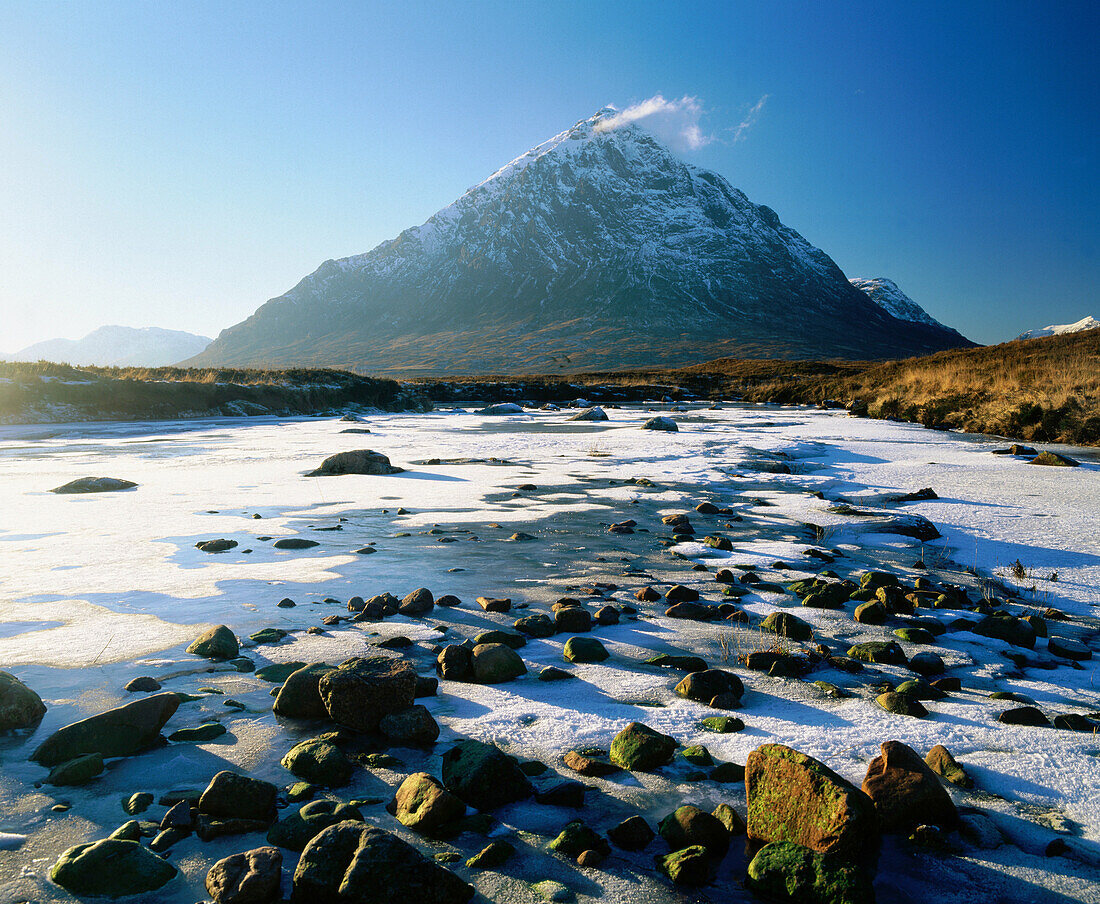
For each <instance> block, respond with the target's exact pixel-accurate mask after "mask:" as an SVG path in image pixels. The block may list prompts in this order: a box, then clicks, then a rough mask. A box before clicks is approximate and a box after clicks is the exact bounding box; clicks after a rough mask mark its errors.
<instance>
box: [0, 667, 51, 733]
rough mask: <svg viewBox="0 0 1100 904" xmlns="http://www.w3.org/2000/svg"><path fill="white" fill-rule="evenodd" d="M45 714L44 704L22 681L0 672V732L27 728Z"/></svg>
mask: <svg viewBox="0 0 1100 904" xmlns="http://www.w3.org/2000/svg"><path fill="white" fill-rule="evenodd" d="M45 714H46V704H45V703H43V702H42V698H41V697H39V696H38V694H36V693H35V692H34V691H33V690H31V689H30V688H29V687H27V685H25V684H24V683H23V682H22V681H20V680H19V679H18V678H16V677H15V676H14V675H12V674H10V673H8V672H0V731H11V730H12V729H13V728H29V727H30V726H31V725H34V724H35V723H37V722H38V720H39V719H41V718H42V717H43V716H44V715H45Z"/></svg>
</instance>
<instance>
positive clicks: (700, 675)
mask: <svg viewBox="0 0 1100 904" xmlns="http://www.w3.org/2000/svg"><path fill="white" fill-rule="evenodd" d="M675 691H676V694H677V696H680V697H684V698H686V699H688V700H695V701H696V702H698V703H710V702H711V700H713V699H714V698H715V697H718V696H719V695H729V696H728V699H729V701H730V702H735V701H738V700H740V699H741V696H742V695H743V694H744V693H745V685H744V684H743V683H742V682H741V679H740V678H738V677H737V676H736V675H735V674H733V672H727V671H725V670H724V669H707V670H706V671H704V672H691V673H689V674H687V675H685V676H684V677H683V679H681V681H680V683H679V684H677V685H676V688H675Z"/></svg>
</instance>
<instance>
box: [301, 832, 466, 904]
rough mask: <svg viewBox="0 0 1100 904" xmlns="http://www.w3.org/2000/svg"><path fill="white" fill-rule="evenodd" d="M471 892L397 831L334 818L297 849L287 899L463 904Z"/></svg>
mask: <svg viewBox="0 0 1100 904" xmlns="http://www.w3.org/2000/svg"><path fill="white" fill-rule="evenodd" d="M473 895H474V889H473V886H471V885H468V884H467V883H466V882H464V881H463V880H462V879H460V878H459V877H458V876H456V875H455V874H454V873H452V872H450V871H449V870H447V869H445V868H444V867H442V866H440V865H439V864H437V863H435V862H433V861H431V860H429V859H427V858H426V857H425V856H424V855H423V854H421V853H420V852H419V851H418V850H417V849H416V848H414V847H413V846H412V845H411V844H409V843H408V842H406V841H403V840H401V839H400V838H398V837H397V836H396V835H392V834H390V833H389V832H385V831H383V830H382V829H376V828H373V827H368V826H364V825H363V824H362V823H358V822H339V823H337V824H336V825H333V826H329V827H328V828H327V829H325V830H323V831H322V832H321V833H320V834H319V835H318V836H317V837H316V838H314V839H313V840H312V841H310V843H309V844H308V845H306V848H305V850H304V851H302V856H301V859H300V860H299V861H298V866H297V868H296V869H295V870H294V891H293V894H292V895H291V901H292V902H293V904H323V902H330V901H331V902H335V901H341V902H343V901H347V902H355V904H393V902H395V901H401V902H410V904H411V902H414V901H415V902H425V904H465V902H466V901H468V900H470V898H472V897H473Z"/></svg>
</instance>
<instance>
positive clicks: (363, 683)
mask: <svg viewBox="0 0 1100 904" xmlns="http://www.w3.org/2000/svg"><path fill="white" fill-rule="evenodd" d="M318 687H319V689H320V692H321V699H322V700H323V701H324V703H325V709H326V710H328V714H329V715H330V716H331V717H332V719H333V720H334V721H336V722H339V723H340V724H341V725H345V726H347V727H348V728H353V729H355V730H356V731H375V730H377V728H378V723H379V722H380V721H381V719H382V717H383V716H385V715H388V714H390V713H395V712H399V711H401V710H403V709H407V708H408V707H410V706H412V705H413V700H414V698H415V696H416V671H415V670H414V669H413V667H412V666H411V665H409V664H408V663H405V662H402V661H401V660H399V659H389V658H386V657H383V656H370V657H367V658H364V659H349V660H347V661H346V662H343V663H341V664H340V666H339V667H338V668H335V669H333V670H332V671H331V672H327V673H326V674H325V675H323V676H322V677H321V680H320V682H319V683H318Z"/></svg>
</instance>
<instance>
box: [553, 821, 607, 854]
mask: <svg viewBox="0 0 1100 904" xmlns="http://www.w3.org/2000/svg"><path fill="white" fill-rule="evenodd" d="M547 847H548V848H549V849H550V850H552V851H557V852H558V853H559V854H564V855H565V856H566V857H576V856H577V855H578V854H581V853H583V852H584V851H596V852H597V853H599V854H602V855H603V856H605V857H606V856H607V855H608V854H609V853H611V847H610V845H608V843H607V842H606V841H605V840H604V839H603V838H602V837H601V836H600V834H599V833H598V832H595V831H593V830H592V829H590V828H589V827H588V826H586V825H585V824H584V823H583V822H581V821H580V820H579V819H574V820H573V821H572V822H568V823H566V824H565V827H564V828H563V829H562V830H561V832H559V833H558V836H557V837H556V838H555V839H554V840H553V841H551V842H550V844H548V845H547Z"/></svg>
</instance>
